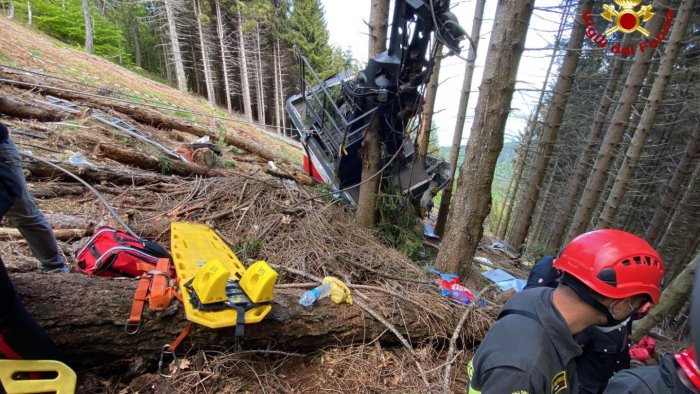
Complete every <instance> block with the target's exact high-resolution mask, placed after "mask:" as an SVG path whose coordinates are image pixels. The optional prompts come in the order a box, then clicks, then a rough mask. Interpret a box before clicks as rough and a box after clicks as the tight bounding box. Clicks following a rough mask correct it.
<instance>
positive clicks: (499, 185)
mask: <svg viewBox="0 0 700 394" xmlns="http://www.w3.org/2000/svg"><path fill="white" fill-rule="evenodd" d="M515 148H516V143H515V141H506V142H505V143H504V144H503V149H502V150H501V154H500V155H498V161H497V162H496V170H495V173H494V179H493V184H492V185H491V195H492V197H493V205H492V208H491V216H489V218H491V217H492V216H494V215H496V216H495V217H498V216H497V215H499V214H500V213H499V212H500V209H501V206H502V205H503V198H504V194H505V192H506V188H507V187H508V181H509V180H510V176H511V175H512V174H513V161H514V160H515ZM440 154H441V155H442V157H443V158H444V159H445V160H448V159H449V157H450V147H449V146H441V147H440ZM463 159H464V146H461V147H460V149H459V157H458V158H457V168H459V166H461V165H462V161H463ZM441 197H442V194H440V195H439V196H438V198H437V199H436V201H437V203H436V204H439V198H441ZM486 225H487V228H489V230H490V231H495V230H494V229H493V228H492V227H493V223H492V221H491V220H487V222H486Z"/></svg>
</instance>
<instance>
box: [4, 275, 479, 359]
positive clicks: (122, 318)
mask: <svg viewBox="0 0 700 394" xmlns="http://www.w3.org/2000/svg"><path fill="white" fill-rule="evenodd" d="M10 278H11V280H12V282H13V284H14V287H15V289H16V290H17V292H18V294H19V296H20V299H21V301H22V302H23V304H24V305H25V306H26V307H27V309H28V310H29V312H30V313H31V314H32V316H33V317H34V318H35V319H36V320H37V322H38V323H39V325H41V326H42V327H44V328H45V329H46V331H47V332H48V334H49V335H50V336H51V337H52V338H53V339H54V341H55V342H56V343H57V344H58V345H59V347H60V348H61V349H63V351H64V352H65V356H66V359H67V362H68V363H69V364H70V365H72V366H73V367H76V368H79V367H94V366H99V365H102V364H106V363H109V362H111V361H115V360H120V359H129V358H137V357H143V358H146V359H151V360H154V359H156V360H157V358H158V356H159V354H160V351H161V348H162V347H163V345H164V344H166V343H171V342H172V341H174V340H175V338H176V337H177V336H178V334H179V333H180V332H181V331H182V330H183V328H184V327H185V326H186V325H187V321H186V320H185V318H184V313H183V312H182V306H180V308H179V311H178V312H176V313H175V314H174V315H172V316H165V317H161V318H156V317H154V316H153V315H152V314H150V313H149V312H146V313H144V320H143V324H142V326H141V330H140V331H139V333H138V334H136V335H127V334H125V333H124V324H125V323H126V321H127V318H128V317H129V311H130V310H131V304H132V302H133V298H134V291H135V288H136V284H137V281H135V280H118V279H110V278H103V277H91V276H85V275H81V274H76V273H72V274H55V275H40V274H36V273H13V274H10ZM302 292H303V290H301V289H276V290H275V301H274V303H273V305H272V311H271V312H270V313H269V314H268V315H267V317H266V318H265V319H264V320H263V321H262V322H260V323H257V324H249V325H246V326H245V333H244V337H243V339H242V340H241V339H240V338H237V337H236V336H235V335H234V328H233V327H230V328H222V329H210V328H206V327H203V326H200V325H198V324H193V325H192V330H191V332H190V334H189V335H188V336H187V338H186V339H185V341H184V342H183V343H182V344H181V345H180V347H179V348H178V350H177V353H178V354H185V353H187V352H188V351H189V350H190V349H191V348H193V347H194V348H200V349H222V348H225V347H233V346H234V345H241V346H242V347H243V348H244V349H265V348H268V347H269V346H271V343H274V345H272V346H274V350H287V351H301V352H315V351H317V350H318V349H322V348H324V347H327V346H339V345H340V346H343V345H350V344H353V343H361V342H363V341H364V340H365V339H366V338H378V339H379V340H380V341H381V342H382V343H384V344H387V345H398V344H399V342H398V340H397V339H396V337H395V336H394V335H393V334H391V333H390V332H387V329H386V327H385V326H384V325H383V324H382V323H380V322H379V321H377V320H376V319H374V318H372V317H371V316H370V315H369V314H367V313H365V312H364V311H363V310H362V309H360V308H359V307H357V306H352V305H348V304H335V303H333V302H332V301H331V300H329V299H323V300H321V301H319V302H317V303H316V304H314V306H313V307H312V308H310V309H305V308H303V307H302V306H301V305H299V302H298V300H299V297H300V295H301V293H302ZM395 302H397V303H398V305H397V307H396V308H393V309H391V310H387V311H386V312H384V318H385V319H386V320H388V321H390V322H394V324H395V325H397V326H399V327H400V330H401V331H402V334H404V335H405V336H406V337H407V338H408V340H409V341H411V342H420V341H421V340H422V338H426V337H429V336H431V335H436V334H437V333H438V332H439V331H438V330H439V328H438V327H435V326H436V325H433V324H425V323H424V320H425V318H426V316H425V312H423V311H421V310H419V309H418V308H415V306H414V305H413V304H410V303H407V302H405V301H401V300H399V299H396V300H395ZM404 304H405V305H404ZM57 306H61V307H57ZM438 326H439V325H438ZM468 334H469V333H468ZM442 335H445V334H442ZM469 336H470V337H471V339H472V340H480V339H482V338H480V336H481V333H476V332H475V333H471V335H469Z"/></svg>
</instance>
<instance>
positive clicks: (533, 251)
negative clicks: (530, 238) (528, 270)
mask: <svg viewBox="0 0 700 394" xmlns="http://www.w3.org/2000/svg"><path fill="white" fill-rule="evenodd" d="M524 254H525V260H529V261H533V262H534V261H538V260H539V259H541V258H542V257H544V256H553V255H556V254H557V253H556V251H553V250H550V249H547V247H546V246H545V245H539V244H538V245H528V246H527V248H526V250H525V253H524Z"/></svg>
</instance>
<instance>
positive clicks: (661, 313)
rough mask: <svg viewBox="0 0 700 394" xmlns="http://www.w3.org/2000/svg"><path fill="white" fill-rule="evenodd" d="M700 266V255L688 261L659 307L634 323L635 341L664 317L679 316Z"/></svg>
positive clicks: (662, 298) (664, 293)
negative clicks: (699, 265)
mask: <svg viewBox="0 0 700 394" xmlns="http://www.w3.org/2000/svg"><path fill="white" fill-rule="evenodd" d="M698 264H700V253H698V254H697V255H695V258H693V259H692V260H690V261H688V263H687V264H686V265H685V268H684V269H683V272H681V274H680V275H678V276H677V277H676V279H674V280H673V282H671V284H670V285H669V286H668V287H666V289H665V290H664V292H663V293H662V294H661V300H660V301H659V305H656V306H654V307H653V308H652V309H651V310H650V311H649V313H648V314H647V315H646V316H644V318H643V319H641V320H639V321H637V322H635V323H634V326H633V330H632V337H633V339H634V340H635V341H637V340H639V339H640V338H641V337H642V336H643V335H644V334H646V333H647V332H649V330H651V329H652V328H654V326H656V325H657V324H658V323H659V322H660V321H661V320H662V319H663V318H664V317H667V316H668V317H674V316H675V315H676V314H678V312H679V311H680V308H682V307H683V305H684V304H685V303H686V301H688V298H689V297H690V291H691V290H692V285H693V279H694V278H695V270H696V268H697V266H698Z"/></svg>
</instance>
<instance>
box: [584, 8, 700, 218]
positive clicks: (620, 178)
mask: <svg viewBox="0 0 700 394" xmlns="http://www.w3.org/2000/svg"><path fill="white" fill-rule="evenodd" d="M694 2H695V0H684V1H683V2H682V3H681V6H680V8H679V9H678V17H677V19H676V21H675V23H674V25H673V30H672V31H671V38H670V39H669V41H668V43H667V44H666V51H665V53H664V55H663V58H662V59H661V65H660V67H659V70H658V71H657V73H656V78H655V79H654V84H653V85H652V87H651V92H650V93H649V97H648V100H647V103H646V105H645V106H644V112H642V116H641V118H640V119H639V123H638V124H637V129H636V130H635V132H634V137H632V141H631V142H630V145H629V147H628V148H627V153H626V154H625V159H624V161H623V162H622V166H621V167H620V170H619V171H618V173H617V177H616V178H615V184H614V185H613V188H612V191H611V192H610V195H609V196H608V199H607V201H606V202H605V208H603V213H602V214H601V215H600V218H598V224H597V226H596V228H607V227H609V226H610V224H611V223H612V221H613V219H614V218H615V214H616V213H617V208H618V207H619V206H620V204H621V202H622V199H623V197H624V196H625V192H626V191H627V184H628V183H629V180H630V179H631V178H632V174H633V173H634V170H635V169H636V168H637V162H638V161H639V157H640V155H641V153H642V149H643V148H644V144H645V143H646V140H647V135H648V134H649V131H650V130H651V128H652V126H653V125H654V122H655V120H656V112H657V111H658V110H659V105H660V104H661V101H662V100H663V98H664V95H665V93H666V87H667V86H668V82H669V81H670V79H671V73H672V72H673V63H674V62H675V61H676V58H677V57H678V52H679V50H680V46H681V42H682V41H683V37H684V36H685V31H686V28H687V26H688V20H689V19H690V14H691V13H692V12H691V11H692V9H693V3H694Z"/></svg>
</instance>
